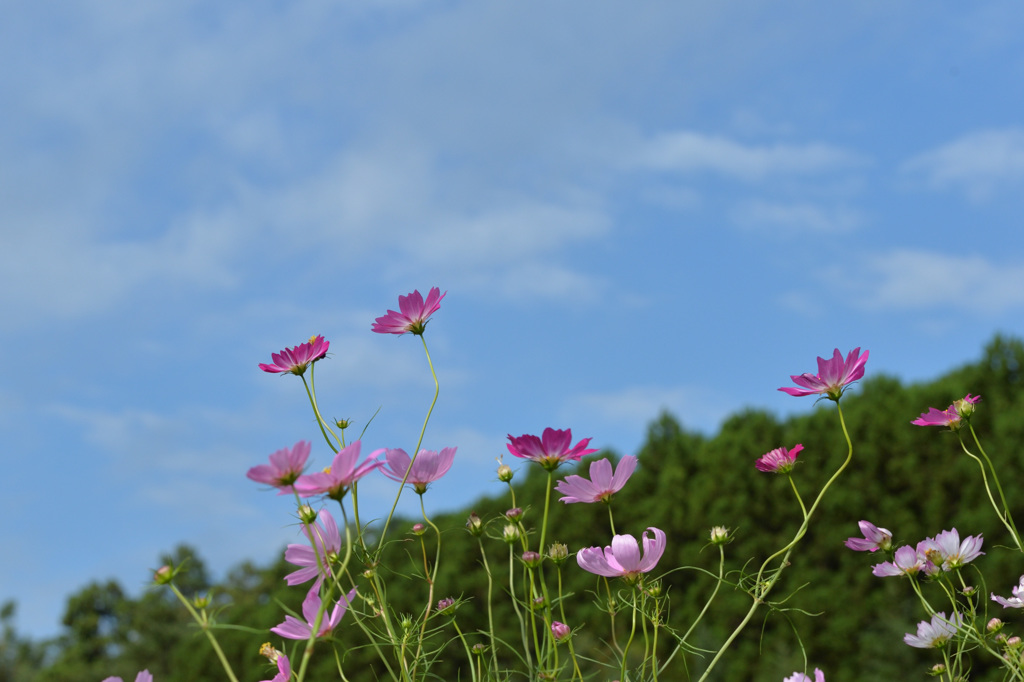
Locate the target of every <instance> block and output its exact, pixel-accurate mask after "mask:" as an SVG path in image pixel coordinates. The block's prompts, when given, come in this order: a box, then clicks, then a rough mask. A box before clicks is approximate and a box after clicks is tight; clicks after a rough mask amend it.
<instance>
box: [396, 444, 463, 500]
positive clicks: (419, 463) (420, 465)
mask: <svg viewBox="0 0 1024 682" xmlns="http://www.w3.org/2000/svg"><path fill="white" fill-rule="evenodd" d="M456 449H457V448H444V449H442V450H441V452H435V451H433V450H420V453H419V454H418V455H416V459H415V460H414V461H413V460H410V459H409V455H407V454H406V453H405V450H403V449H401V448H395V449H394V450H391V449H389V450H387V454H386V458H387V464H386V465H385V466H384V467H382V468H381V470H380V472H381V473H382V474H384V475H385V476H387V477H388V478H390V479H391V480H393V481H399V482H401V481H402V479H403V478H405V473H406V472H407V471H408V472H409V477H408V478H405V482H406V483H408V484H410V485H412V487H413V490H415V491H416V493H417V494H419V495H422V494H423V493H425V492H427V486H428V485H430V484H431V483H433V482H434V481H436V480H437V479H439V478H441V477H442V476H444V475H445V474H446V473H448V470H449V469H451V468H452V460H454V459H455V450H456ZM410 469H411V471H410Z"/></svg>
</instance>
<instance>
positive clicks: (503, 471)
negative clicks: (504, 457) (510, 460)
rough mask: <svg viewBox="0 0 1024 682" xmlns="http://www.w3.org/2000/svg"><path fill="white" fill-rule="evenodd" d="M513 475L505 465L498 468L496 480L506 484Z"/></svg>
mask: <svg viewBox="0 0 1024 682" xmlns="http://www.w3.org/2000/svg"><path fill="white" fill-rule="evenodd" d="M514 475H515V474H514V473H513V471H512V467H510V466H509V465H507V464H502V465H501V466H499V467H498V480H499V481H501V482H502V483H508V482H509V481H511V480H512V477H513V476H514Z"/></svg>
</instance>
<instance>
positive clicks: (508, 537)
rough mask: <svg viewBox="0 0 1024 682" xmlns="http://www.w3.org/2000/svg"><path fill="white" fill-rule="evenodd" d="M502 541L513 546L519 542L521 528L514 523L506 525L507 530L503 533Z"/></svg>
mask: <svg viewBox="0 0 1024 682" xmlns="http://www.w3.org/2000/svg"><path fill="white" fill-rule="evenodd" d="M501 539H502V540H504V541H505V542H507V543H508V544H510V545H511V544H512V543H514V542H517V541H518V540H519V527H518V526H516V525H515V524H514V523H506V524H505V528H504V529H502V531H501Z"/></svg>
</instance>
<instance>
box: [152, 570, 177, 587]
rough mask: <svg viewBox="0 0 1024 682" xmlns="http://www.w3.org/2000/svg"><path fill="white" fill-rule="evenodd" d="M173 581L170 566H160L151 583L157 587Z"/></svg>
mask: <svg viewBox="0 0 1024 682" xmlns="http://www.w3.org/2000/svg"><path fill="white" fill-rule="evenodd" d="M172 580H174V569H173V568H171V567H170V566H161V567H160V568H158V569H156V572H155V573H154V574H153V582H155V583H156V584H157V585H166V584H168V583H170V582H171V581H172Z"/></svg>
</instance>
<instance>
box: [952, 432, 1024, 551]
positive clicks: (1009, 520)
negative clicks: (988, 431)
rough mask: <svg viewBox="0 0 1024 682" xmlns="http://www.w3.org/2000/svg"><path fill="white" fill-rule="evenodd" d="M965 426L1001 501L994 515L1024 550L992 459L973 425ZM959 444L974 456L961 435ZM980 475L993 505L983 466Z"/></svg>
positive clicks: (1023, 549) (1018, 547)
mask: <svg viewBox="0 0 1024 682" xmlns="http://www.w3.org/2000/svg"><path fill="white" fill-rule="evenodd" d="M967 428H969V429H970V430H971V437H972V438H974V444H975V445H977V446H978V452H980V453H981V456H982V457H984V458H985V462H986V463H987V464H988V468H989V470H990V471H991V472H992V480H993V481H995V484H996V491H997V492H998V493H999V500H1000V502H1002V503H1003V512H1002V513H1001V514H1000V513H999V509H998V508H996V515H997V516H999V520H1000V521H1002V522H1003V525H1005V526H1006V528H1007V530H1009V531H1010V535H1012V536H1013V540H1014V542H1016V543H1017V549H1019V550H1021V551H1022V552H1024V543H1022V542H1021V537H1020V533H1019V532H1018V531H1017V524H1015V523H1014V522H1013V516H1011V514H1010V506H1009V505H1008V504H1007V503H1006V496H1005V495H1004V494H1003V486H1002V485H1000V484H999V476H998V475H997V474H996V468H995V467H994V466H992V460H991V459H989V457H988V454H986V453H985V448H983V447H981V441H980V440H978V434H977V433H975V431H974V427H973V426H972V425H971V423H970V422H967ZM957 435H958V436H959V435H960V433H959V432H957ZM960 446H961V447H963V449H964V452H966V453H967V454H968V455H971V457H974V455H972V454H971V453H970V452H969V451H968V450H967V447H966V446H965V445H964V441H963V437H962V436H961V437H960ZM974 459H977V457H974ZM979 464H980V462H979ZM981 475H982V479H983V480H984V481H985V490H986V491H987V492H988V498H989V500H991V501H992V506H993V507H995V504H996V503H995V500H993V499H992V491H991V490H990V489H989V487H988V480H987V479H986V478H985V469H984V468H982V470H981Z"/></svg>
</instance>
